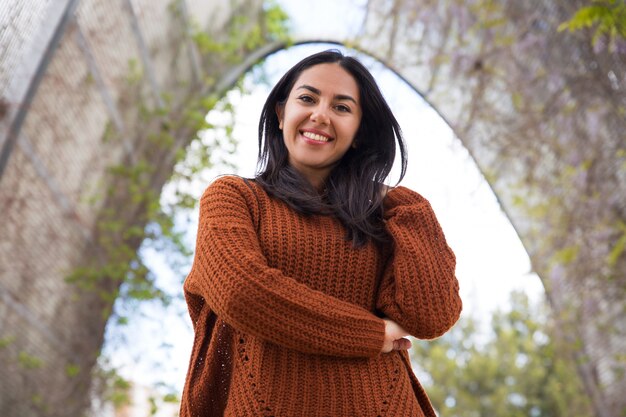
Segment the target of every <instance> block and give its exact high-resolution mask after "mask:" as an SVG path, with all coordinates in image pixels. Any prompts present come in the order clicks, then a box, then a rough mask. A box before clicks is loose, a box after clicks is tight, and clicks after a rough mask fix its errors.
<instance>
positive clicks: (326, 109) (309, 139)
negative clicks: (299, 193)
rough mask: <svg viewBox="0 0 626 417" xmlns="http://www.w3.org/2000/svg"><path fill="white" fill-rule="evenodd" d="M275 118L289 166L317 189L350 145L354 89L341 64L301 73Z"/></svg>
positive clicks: (355, 122)
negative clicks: (285, 149) (281, 134)
mask: <svg viewBox="0 0 626 417" xmlns="http://www.w3.org/2000/svg"><path fill="white" fill-rule="evenodd" d="M276 114H277V116H278V120H279V126H280V129H281V130H282V133H283V140H284V143H285V147H286V148H287V151H288V152H289V164H290V165H291V166H292V167H294V168H295V169H297V170H298V171H299V172H300V173H301V174H302V175H304V176H305V177H306V178H307V179H308V180H309V181H310V182H311V184H313V186H315V187H319V186H320V185H321V184H322V183H323V182H324V180H325V179H326V177H327V176H328V174H329V173H330V171H331V170H332V169H333V168H334V167H335V166H336V165H337V164H338V163H339V161H340V160H341V158H342V157H343V156H344V155H345V154H346V152H348V151H349V150H350V147H351V146H352V144H353V142H354V137H355V136H356V133H357V131H358V129H359V126H360V124H361V114H362V110H361V104H360V98H359V87H358V85H357V83H356V81H355V79H354V77H353V76H352V75H351V74H350V73H349V72H348V71H346V70H345V69H343V68H342V67H341V65H338V64H319V65H315V66H313V67H310V68H308V69H306V70H304V71H303V72H302V73H301V74H300V77H298V79H297V80H296V82H295V83H294V86H293V88H292V89H291V91H290V92H289V95H288V97H287V100H286V101H285V102H284V103H281V104H279V105H278V106H277V107H276Z"/></svg>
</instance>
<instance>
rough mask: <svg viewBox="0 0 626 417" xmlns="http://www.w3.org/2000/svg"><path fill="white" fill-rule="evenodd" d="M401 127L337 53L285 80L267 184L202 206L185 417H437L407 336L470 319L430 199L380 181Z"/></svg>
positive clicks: (265, 136)
mask: <svg viewBox="0 0 626 417" xmlns="http://www.w3.org/2000/svg"><path fill="white" fill-rule="evenodd" d="M396 143H397V145H398V147H399V149H400V153H401V155H400V157H401V162H402V172H404V168H405V166H406V159H405V152H404V143H403V140H402V135H401V132H400V128H399V126H398V123H397V121H396V119H395V117H394V116H393V114H392V112H391V110H390V109H389V106H388V105H387V103H386V102H385V100H384V98H383V97H382V94H381V93H380V90H379V89H378V86H377V85H376V82H375V81H374V79H373V77H372V76H371V74H370V73H369V72H368V71H367V69H366V68H365V67H364V66H363V65H362V64H361V63H360V62H359V61H357V60H356V59H354V58H351V57H345V56H343V55H342V54H341V53H339V52H336V51H327V52H322V53H318V54H315V55H312V56H310V57H307V58H305V59H304V60H302V61H300V62H299V63H298V64H296V65H295V66H294V67H293V68H291V69H290V70H289V71H288V72H287V73H286V74H285V75H284V76H283V77H282V78H281V80H280V81H279V82H278V83H277V84H276V86H275V87H274V89H273V90H272V92H271V93H270V94H269V97H268V99H267V101H266V103H265V106H264V107H263V111H262V114H261V121H260V125H259V145H260V150H259V159H260V173H259V174H258V175H257V176H256V178H255V179H254V180H253V181H250V180H245V179H242V178H239V177H233V176H227V177H221V178H219V179H218V180H216V181H215V182H213V184H211V185H210V186H209V187H208V188H207V190H206V191H205V193H204V195H203V196H202V199H201V202H200V221H199V226H198V237H197V243H196V252H195V258H194V263H193V267H192V270H191V272H190V273H189V275H188V277H187V279H186V280H185V284H184V290H185V297H186V300H187V303H188V306H189V312H190V315H191V319H192V322H193V325H194V331H195V338H194V346H193V349H192V353H191V361H190V364H189V370H188V373H187V379H186V383H185V389H184V392H183V396H182V403H181V416H183V417H184V416H189V417H191V416H194V417H197V416H329V415H332V416H355V415H359V416H361V415H363V416H397V415H403V416H404V415H407V416H409V415H410V416H435V413H434V411H433V409H432V407H431V405H430V402H429V400H428V397H427V396H426V394H425V392H424V390H423V389H422V387H421V386H420V384H419V382H418V381H417V379H416V377H415V375H414V374H413V372H412V370H411V365H410V360H409V357H408V354H407V349H408V348H409V347H410V342H409V341H408V339H406V336H409V335H412V336H414V337H417V338H423V339H431V338H434V337H438V336H440V335H441V334H443V333H445V332H446V331H447V330H448V329H449V328H450V327H451V326H452V325H454V323H455V322H456V321H457V319H458V317H459V314H460V312H461V300H460V298H459V294H458V290H459V287H458V282H457V279H456V277H455V256H454V254H453V253H452V251H451V250H450V248H449V247H448V245H447V243H446V239H445V237H444V234H443V232H442V230H441V227H440V226H439V223H438V222H437V219H436V217H435V215H434V213H433V210H432V208H431V206H430V204H429V203H428V201H426V199H425V198H423V197H422V196H421V195H419V194H417V193H416V192H414V191H412V190H409V189H408V188H405V187H395V188H392V189H390V188H389V187H388V186H386V185H385V184H384V181H385V179H386V178H387V176H388V175H389V172H390V171H391V168H392V165H393V161H394V158H395V149H396Z"/></svg>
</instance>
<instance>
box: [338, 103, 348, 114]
mask: <svg viewBox="0 0 626 417" xmlns="http://www.w3.org/2000/svg"><path fill="white" fill-rule="evenodd" d="M336 109H337V110H339V111H340V112H342V113H348V112H350V107H348V106H345V105H343V104H340V105H338V106H336Z"/></svg>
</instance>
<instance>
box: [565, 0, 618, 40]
mask: <svg viewBox="0 0 626 417" xmlns="http://www.w3.org/2000/svg"><path fill="white" fill-rule="evenodd" d="M591 3H592V4H591V5H589V6H585V7H582V8H581V9H579V10H578V11H577V12H576V13H575V14H574V16H572V18H571V19H570V20H568V21H567V22H564V23H562V24H561V25H560V26H559V28H558V30H559V31H563V30H566V29H567V30H569V31H570V32H574V31H577V30H581V29H584V28H592V27H595V30H594V33H593V38H592V42H593V44H594V45H598V44H599V43H600V42H601V41H602V40H603V39H608V44H609V49H610V50H615V47H616V42H618V40H619V39H620V38H621V40H624V39H626V3H625V2H624V1H623V0H591Z"/></svg>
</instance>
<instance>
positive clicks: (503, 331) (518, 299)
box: [413, 292, 592, 417]
mask: <svg viewBox="0 0 626 417" xmlns="http://www.w3.org/2000/svg"><path fill="white" fill-rule="evenodd" d="M491 325H492V331H493V333H492V334H491V335H490V336H489V337H487V339H486V340H481V339H480V337H478V336H477V328H478V323H477V322H476V321H475V320H473V319H472V318H469V317H464V318H462V319H461V321H460V323H459V324H457V326H456V327H455V328H454V329H452V330H451V331H450V332H449V333H448V334H446V335H445V336H443V337H442V338H440V339H437V340H434V341H429V342H418V343H416V344H415V345H416V347H415V353H414V358H413V359H414V360H415V362H416V363H418V364H419V366H420V367H421V368H422V369H423V370H424V371H425V372H426V373H427V374H428V375H430V378H426V381H427V382H428V381H430V383H429V384H428V385H430V386H427V391H428V393H429V396H430V398H431V401H432V402H433V405H434V406H435V408H436V409H437V410H438V411H439V412H440V413H441V415H445V416H450V417H454V416H459V417H472V416H476V417H480V416H490V417H527V416H532V417H547V416H550V417H556V416H571V415H575V416H578V417H585V416H589V417H591V415H592V413H591V411H590V405H589V402H588V400H587V399H586V397H585V395H584V391H583V387H582V386H581V382H580V379H579V378H578V377H577V375H576V372H575V368H574V366H573V364H572V363H570V362H568V361H567V360H566V359H565V358H564V357H563V353H562V351H561V350H560V349H559V344H558V343H557V342H556V341H555V340H554V339H553V338H552V337H551V336H550V334H552V329H551V326H553V323H552V322H551V321H550V320H549V319H548V318H547V317H546V309H545V306H544V305H543V304H538V305H531V303H530V302H529V300H528V297H527V296H526V295H525V294H523V293H520V292H514V293H513V294H511V310H510V311H508V312H500V311H498V312H496V313H495V314H494V315H493V318H492V323H491Z"/></svg>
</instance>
